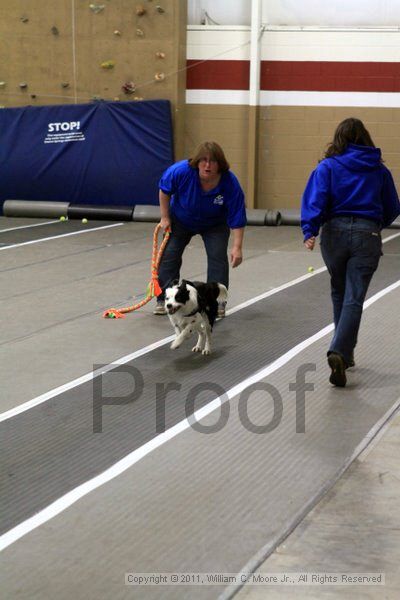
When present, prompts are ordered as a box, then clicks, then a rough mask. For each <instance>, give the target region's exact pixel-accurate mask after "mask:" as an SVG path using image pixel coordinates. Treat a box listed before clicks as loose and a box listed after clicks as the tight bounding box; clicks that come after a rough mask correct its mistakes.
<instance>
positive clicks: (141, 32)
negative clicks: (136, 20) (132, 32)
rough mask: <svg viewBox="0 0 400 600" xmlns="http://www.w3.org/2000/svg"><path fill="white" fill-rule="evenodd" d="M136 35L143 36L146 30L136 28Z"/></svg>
mask: <svg viewBox="0 0 400 600" xmlns="http://www.w3.org/2000/svg"><path fill="white" fill-rule="evenodd" d="M136 35H137V36H138V37H143V36H144V31H143V29H136Z"/></svg>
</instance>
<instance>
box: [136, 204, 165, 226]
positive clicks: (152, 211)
mask: <svg viewBox="0 0 400 600" xmlns="http://www.w3.org/2000/svg"><path fill="white" fill-rule="evenodd" d="M160 219H161V215H160V207H159V206H154V205H153V204H136V206H135V208H134V209H133V215H132V220H133V221H144V222H149V223H153V222H157V221H159V220H160Z"/></svg>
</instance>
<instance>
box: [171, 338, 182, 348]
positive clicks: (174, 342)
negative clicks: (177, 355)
mask: <svg viewBox="0 0 400 600" xmlns="http://www.w3.org/2000/svg"><path fill="white" fill-rule="evenodd" d="M180 345H181V343H180V342H178V341H177V340H174V341H173V342H172V344H171V345H170V348H171V350H176V349H177V348H179V346H180Z"/></svg>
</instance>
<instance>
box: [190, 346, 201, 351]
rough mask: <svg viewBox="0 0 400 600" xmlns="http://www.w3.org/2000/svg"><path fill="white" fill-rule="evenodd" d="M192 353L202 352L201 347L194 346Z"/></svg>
mask: <svg viewBox="0 0 400 600" xmlns="http://www.w3.org/2000/svg"><path fill="white" fill-rule="evenodd" d="M192 352H201V346H198V345H197V344H196V346H193V348H192Z"/></svg>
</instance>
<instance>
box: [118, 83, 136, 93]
mask: <svg viewBox="0 0 400 600" xmlns="http://www.w3.org/2000/svg"><path fill="white" fill-rule="evenodd" d="M121 89H122V90H123V91H124V92H125V94H133V93H134V92H135V90H136V85H135V84H134V83H133V81H127V82H126V83H124V85H123V86H122V88H121Z"/></svg>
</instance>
